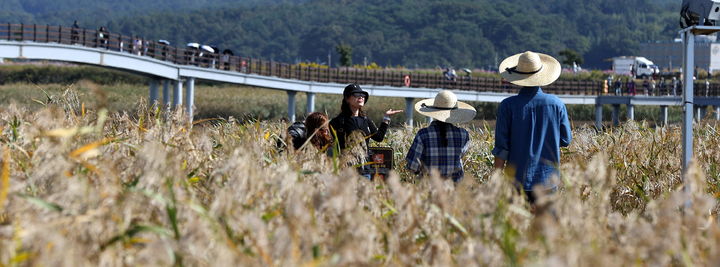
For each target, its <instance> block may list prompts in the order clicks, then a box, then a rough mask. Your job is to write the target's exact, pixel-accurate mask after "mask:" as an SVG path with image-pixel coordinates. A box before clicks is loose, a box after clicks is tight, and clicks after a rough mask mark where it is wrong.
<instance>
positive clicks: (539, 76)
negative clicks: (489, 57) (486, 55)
mask: <svg viewBox="0 0 720 267" xmlns="http://www.w3.org/2000/svg"><path fill="white" fill-rule="evenodd" d="M499 69H500V71H501V73H500V75H501V76H502V78H504V79H506V80H508V81H509V82H510V83H513V84H515V85H519V86H522V87H523V88H522V89H520V93H519V94H518V95H516V96H512V97H509V98H506V99H505V100H503V101H502V102H501V103H500V107H499V110H498V112H497V120H496V125H495V147H494V148H493V150H492V154H493V155H495V167H496V168H498V169H503V168H510V169H513V170H514V171H515V172H514V173H515V181H516V186H517V187H518V189H519V190H520V191H522V192H524V193H525V196H526V197H527V199H528V201H529V202H530V203H535V198H536V193H535V192H536V190H541V191H546V192H551V191H554V190H555V188H556V187H557V185H555V184H554V183H552V180H551V178H552V177H554V176H558V175H559V172H558V169H557V167H558V166H559V165H560V147H564V146H568V145H569V144H570V140H571V139H572V134H571V132H570V122H569V119H568V113H567V110H566V108H565V104H564V103H563V102H562V101H561V100H560V99H559V98H558V97H556V96H554V95H551V94H546V93H544V92H543V91H542V89H541V88H540V87H541V86H546V85H549V84H551V83H553V82H554V81H555V80H557V78H558V77H560V72H561V70H562V67H561V66H560V63H559V62H558V61H557V60H556V59H555V58H553V57H551V56H548V55H545V54H540V53H535V52H530V51H527V52H524V53H520V54H516V55H513V56H511V57H508V58H506V59H505V60H503V61H502V63H500V67H499ZM511 173H512V171H511Z"/></svg>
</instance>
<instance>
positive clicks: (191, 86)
mask: <svg viewBox="0 0 720 267" xmlns="http://www.w3.org/2000/svg"><path fill="white" fill-rule="evenodd" d="M193 105H195V78H193V77H188V78H187V80H185V112H186V113H187V115H188V117H189V118H190V121H192V118H193Z"/></svg>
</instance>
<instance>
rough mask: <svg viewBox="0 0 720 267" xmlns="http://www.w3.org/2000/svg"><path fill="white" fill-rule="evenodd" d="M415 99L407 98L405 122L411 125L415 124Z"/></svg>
mask: <svg viewBox="0 0 720 267" xmlns="http://www.w3.org/2000/svg"><path fill="white" fill-rule="evenodd" d="M413 101H415V98H412V97H406V98H405V124H407V125H410V126H413V113H414V111H415V107H414V105H413Z"/></svg>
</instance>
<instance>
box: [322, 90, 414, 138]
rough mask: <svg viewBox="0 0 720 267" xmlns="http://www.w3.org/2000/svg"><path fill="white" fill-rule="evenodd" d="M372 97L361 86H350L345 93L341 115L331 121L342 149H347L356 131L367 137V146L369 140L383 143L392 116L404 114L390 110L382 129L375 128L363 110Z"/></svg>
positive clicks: (381, 125) (386, 113)
mask: <svg viewBox="0 0 720 267" xmlns="http://www.w3.org/2000/svg"><path fill="white" fill-rule="evenodd" d="M369 96H370V95H369V94H368V93H367V92H365V91H363V90H362V89H361V88H360V86H359V85H357V84H354V83H353V84H350V85H348V86H346V87H345V90H344V91H343V101H342V105H341V106H340V114H339V115H337V117H335V118H333V119H332V120H331V121H330V126H332V128H333V129H334V130H335V132H336V133H337V141H338V144H339V146H340V149H345V148H346V147H347V146H348V145H352V144H347V143H346V139H347V138H348V136H350V135H351V134H352V133H353V132H355V131H360V132H361V133H362V135H363V137H365V145H366V147H367V145H368V144H369V142H370V140H368V137H369V138H372V139H373V140H375V141H377V142H381V141H382V140H383V139H384V138H385V132H387V128H388V124H389V123H390V116H391V115H394V114H397V113H400V112H403V111H402V110H393V109H389V110H388V111H386V112H385V116H384V117H383V122H382V123H381V124H380V128H378V127H376V126H375V123H373V121H372V120H370V118H368V117H367V116H366V114H365V112H364V111H363V110H362V108H363V107H364V106H365V104H366V103H367V101H368V97H369Z"/></svg>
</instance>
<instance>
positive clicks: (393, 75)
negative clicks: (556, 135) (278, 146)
mask: <svg viewBox="0 0 720 267" xmlns="http://www.w3.org/2000/svg"><path fill="white" fill-rule="evenodd" d="M0 39H2V40H8V41H32V42H40V43H58V44H68V45H82V46H85V47H92V48H97V49H106V50H112V51H118V52H125V53H131V54H135V55H138V56H146V57H151V58H154V59H157V60H162V61H168V62H172V63H174V64H179V65H194V66H199V67H207V68H216V69H222V70H227V71H236V72H242V73H251V74H258V75H264V76H276V77H280V78H287V79H297V80H303V81H316V82H327V83H340V84H345V83H359V84H371V85H378V86H393V87H416V88H443V89H457V90H468V91H479V92H498V93H513V92H516V91H517V86H515V85H512V84H509V83H506V82H503V81H501V80H500V79H494V78H483V77H471V76H457V77H456V78H455V79H453V80H448V79H447V78H446V77H445V76H443V75H440V74H436V73H427V72H417V71H391V70H370V69H356V68H348V67H340V68H316V67H309V66H300V65H297V64H288V63H282V62H275V61H267V60H261V59H254V58H249V57H242V56H235V55H224V54H219V53H207V52H205V51H203V50H202V49H192V48H181V47H174V46H170V45H165V44H162V43H159V42H156V41H152V40H146V39H143V38H139V37H137V36H135V37H133V36H130V35H122V34H116V33H111V32H108V31H98V30H91V29H83V28H75V27H63V26H50V25H35V24H32V25H30V24H10V23H6V24H0ZM670 86H671V85H668V86H666V87H665V88H659V87H658V88H657V89H656V91H655V92H654V94H656V95H665V94H666V93H670V92H671V88H672V87H670ZM609 87H610V88H609V89H608V92H609V93H610V94H613V93H614V88H612V87H613V86H612V85H610V86H609ZM623 88H627V87H625V86H624V85H623ZM635 88H636V89H635V90H636V92H637V93H638V94H644V89H643V87H642V84H636V86H635ZM695 88H696V90H695V94H696V95H698V96H719V95H720V85H719V84H718V83H712V84H710V86H709V87H706V86H705V84H704V83H696V84H695ZM543 90H544V91H545V92H548V93H553V94H563V95H603V94H606V93H605V91H604V84H603V82H601V81H561V80H559V81H556V82H555V83H553V84H552V85H549V86H544V87H543ZM623 93H624V94H626V93H627V92H626V89H623ZM681 94H682V90H681V88H678V89H677V95H681Z"/></svg>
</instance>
